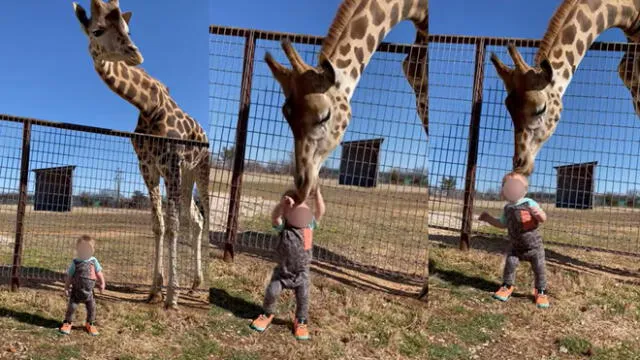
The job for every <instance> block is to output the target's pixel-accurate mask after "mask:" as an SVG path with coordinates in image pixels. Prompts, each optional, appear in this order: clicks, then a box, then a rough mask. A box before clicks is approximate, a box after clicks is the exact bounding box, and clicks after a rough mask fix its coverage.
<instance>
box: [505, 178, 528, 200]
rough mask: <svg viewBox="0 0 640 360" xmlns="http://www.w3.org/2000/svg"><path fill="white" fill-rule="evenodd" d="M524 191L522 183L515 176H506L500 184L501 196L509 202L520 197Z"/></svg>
mask: <svg viewBox="0 0 640 360" xmlns="http://www.w3.org/2000/svg"><path fill="white" fill-rule="evenodd" d="M526 193H527V191H526V189H525V186H524V184H523V183H522V181H521V180H520V179H517V178H508V179H507V181H505V183H504V185H503V186H502V196H504V198H505V200H507V201H509V202H516V201H518V200H520V199H522V198H523V197H524V195H525V194H526Z"/></svg>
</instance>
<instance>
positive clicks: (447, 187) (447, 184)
mask: <svg viewBox="0 0 640 360" xmlns="http://www.w3.org/2000/svg"><path fill="white" fill-rule="evenodd" d="M456 185H457V180H456V178H455V177H453V176H443V177H442V181H441V182H440V188H441V189H442V190H444V191H451V190H455V189H456Z"/></svg>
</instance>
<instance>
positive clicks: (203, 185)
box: [191, 149, 211, 290]
mask: <svg viewBox="0 0 640 360" xmlns="http://www.w3.org/2000/svg"><path fill="white" fill-rule="evenodd" d="M204 151H206V152H207V156H205V158H204V159H203V160H202V161H201V162H200V165H199V166H198V168H197V169H196V186H197V187H198V194H199V196H200V204H201V205H202V208H203V209H204V216H203V215H201V214H200V210H199V209H197V208H196V207H195V205H194V208H195V211H196V213H197V215H198V218H199V219H201V220H202V222H201V226H200V233H199V234H198V236H196V237H195V238H194V242H195V243H194V262H195V267H196V270H197V273H196V274H195V277H194V279H193V284H192V286H191V288H192V289H193V290H195V289H197V288H198V287H199V286H200V284H202V281H203V278H204V277H203V275H202V242H203V240H204V241H205V244H207V245H208V244H209V214H210V211H211V208H210V206H209V171H210V170H209V169H210V167H209V150H208V149H204Z"/></svg>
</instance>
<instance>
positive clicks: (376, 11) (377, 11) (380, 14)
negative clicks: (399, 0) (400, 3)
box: [370, 0, 385, 26]
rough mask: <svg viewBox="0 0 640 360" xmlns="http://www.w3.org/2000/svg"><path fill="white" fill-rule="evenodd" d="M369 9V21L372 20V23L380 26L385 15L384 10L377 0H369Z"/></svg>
mask: <svg viewBox="0 0 640 360" xmlns="http://www.w3.org/2000/svg"><path fill="white" fill-rule="evenodd" d="M370 9H371V21H372V22H373V25H375V26H380V25H381V24H382V22H383V21H384V17H385V15H384V11H383V10H382V8H381V7H380V5H379V4H378V1H377V0H371V7H370Z"/></svg>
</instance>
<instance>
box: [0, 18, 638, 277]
mask: <svg viewBox="0 0 640 360" xmlns="http://www.w3.org/2000/svg"><path fill="white" fill-rule="evenodd" d="M283 37H289V38H290V39H291V40H292V42H293V43H294V44H295V46H296V48H297V50H298V51H299V52H300V54H301V55H302V56H303V58H304V59H305V60H306V61H307V62H308V63H310V64H315V59H316V56H317V53H318V51H319V46H320V44H321V41H322V39H321V38H318V37H313V36H306V35H293V34H283V33H275V32H264V31H256V30H249V29H234V28H226V27H216V26H212V27H211V28H210V44H209V58H210V69H209V79H210V87H209V88H210V90H209V107H210V119H209V126H208V128H209V137H210V143H209V144H208V146H209V150H210V152H211V155H212V161H211V177H210V181H211V184H210V185H211V188H212V189H211V193H210V203H211V204H210V210H211V214H210V222H211V224H210V229H209V230H210V231H211V232H212V233H211V234H210V235H211V239H212V241H213V242H214V243H217V244H220V245H222V244H224V243H226V242H234V241H235V242H236V243H237V245H238V248H239V250H242V251H269V250H271V249H273V247H274V245H275V237H274V235H275V233H274V232H273V231H272V230H271V224H270V212H271V210H272V208H273V207H274V206H275V205H276V204H277V202H278V200H279V198H280V196H281V194H282V193H283V192H284V191H285V190H286V189H287V188H289V187H290V186H291V185H292V176H291V173H292V170H293V166H292V146H293V141H292V135H291V131H290V130H289V127H288V125H287V123H286V121H284V119H283V118H282V115H281V106H282V104H283V102H284V99H283V96H282V93H281V90H280V88H279V84H278V83H277V82H276V81H275V80H274V79H273V77H272V76H271V73H270V71H269V69H268V67H267V65H266V64H265V62H264V61H263V60H262V59H263V58H264V55H265V52H266V51H267V50H268V51H270V52H271V53H272V54H273V55H274V56H275V57H276V59H277V60H279V61H281V62H282V63H283V64H288V61H287V60H286V58H285V57H284V54H283V52H282V51H281V49H280V45H279V41H280V39H282V38H283ZM509 42H514V43H515V44H516V45H517V46H518V47H519V49H520V51H521V52H522V53H523V55H524V57H525V59H526V60H527V61H529V62H532V60H533V55H534V53H535V51H536V49H537V46H538V42H537V41H533V40H524V39H506V38H483V37H461V36H442V35H431V36H430V39H429V47H428V51H429V135H428V136H427V134H426V133H425V131H424V129H423V126H422V123H421V120H420V119H419V117H418V115H417V112H416V107H415V95H414V93H413V90H412V89H411V87H410V86H409V83H408V82H407V80H406V79H405V77H404V75H403V73H402V69H401V64H402V61H403V60H404V58H405V56H406V54H407V52H410V51H415V49H416V48H415V47H414V46H411V45H403V44H389V43H383V44H382V45H381V46H380V47H379V50H378V52H377V53H376V54H375V55H374V56H373V58H372V61H371V63H370V64H369V66H368V67H367V68H366V70H365V72H364V75H363V78H362V80H361V82H360V84H359V87H358V90H357V91H356V93H355V95H354V97H353V99H352V110H353V118H352V121H351V123H350V125H349V127H348V129H347V132H346V134H345V137H344V141H343V143H342V144H341V145H340V146H339V147H338V148H337V149H336V150H335V151H334V152H333V153H332V154H331V156H330V157H329V159H328V160H327V161H326V162H325V165H324V167H323V169H322V171H321V182H320V185H321V189H322V190H323V193H324V195H325V201H326V203H327V208H328V211H327V215H326V218H325V219H323V221H322V222H321V224H320V228H319V229H318V230H317V232H316V234H315V235H314V245H315V246H314V256H315V258H316V259H317V260H320V261H325V262H329V263H332V264H335V265H338V266H342V267H346V268H355V269H358V270H370V271H373V272H376V273H378V274H390V275H395V276H396V278H398V279H399V278H402V279H409V280H416V282H417V281H418V279H420V281H421V279H422V278H423V277H424V275H425V273H426V271H427V264H428V248H429V246H428V241H429V238H428V235H430V236H431V239H432V240H433V239H437V236H438V235H441V234H447V235H449V238H451V237H452V236H451V235H452V234H453V235H455V236H456V238H459V239H460V240H461V244H462V245H464V243H465V242H466V241H469V240H470V241H471V245H473V239H472V236H473V235H477V234H496V232H495V231H494V230H492V229H491V228H489V227H488V226H486V225H484V224H482V223H479V222H478V221H477V216H478V214H480V213H481V212H482V211H489V212H490V213H492V214H494V215H498V214H499V212H500V211H501V208H502V206H503V202H502V201H501V200H500V198H499V186H500V180H501V178H502V176H503V175H504V174H505V173H506V172H508V171H509V170H510V169H511V157H512V155H513V128H512V123H511V120H510V117H509V115H508V113H507V111H506V108H505V106H504V98H505V97H506V92H505V90H504V87H503V84H502V82H501V80H500V79H499V78H498V77H497V75H496V72H495V70H494V68H493V66H492V65H491V63H490V61H489V56H490V54H491V52H495V53H497V54H498V56H499V57H500V58H501V59H502V60H503V61H504V62H505V63H506V64H508V65H510V64H511V59H510V58H509V56H508V55H507V52H506V45H507V44H508V43H509ZM627 50H631V51H632V52H636V51H637V50H636V49H635V45H627V44H617V43H595V44H593V46H592V48H591V51H589V52H588V53H587V56H586V58H585V59H584V60H583V61H582V63H581V64H580V67H579V69H578V71H577V72H576V74H575V76H574V78H573V81H572V83H571V86H570V87H569V89H568V91H567V92H566V94H565V96H564V99H563V100H564V101H563V102H564V111H563V114H562V119H561V121H560V123H559V126H558V128H557V130H556V133H555V135H554V136H553V137H551V139H550V140H549V141H548V142H547V143H546V144H545V145H544V147H543V148H542V150H541V152H540V153H539V154H538V157H537V161H536V169H535V172H534V173H533V175H532V176H531V178H530V196H531V197H533V198H534V199H535V200H537V201H538V202H539V203H540V204H541V205H542V207H543V208H544V209H545V210H546V211H547V213H548V214H549V220H548V222H547V223H546V224H545V225H544V226H543V227H542V233H543V236H544V239H545V241H546V242H548V243H554V244H562V245H569V246H574V247H580V248H590V249H598V250H604V251H612V252H618V253H623V254H632V255H640V226H638V224H639V223H640V222H639V220H640V185H639V183H638V175H639V174H638V165H639V161H640V153H638V150H637V149H638V148H640V129H638V128H639V127H640V122H638V118H637V116H636V114H635V111H634V108H633V101H632V99H631V95H630V94H629V92H628V91H627V89H626V88H625V87H624V86H623V84H622V81H621V80H620V79H619V78H618V74H617V65H618V62H619V61H620V59H621V58H622V56H623V53H624V52H625V51H627ZM634 70H635V69H634ZM247 109H248V110H249V111H248V112H247ZM243 119H244V120H246V121H243ZM27 125H29V133H28V134H27V133H26V132H25V126H27ZM0 136H1V137H2V139H3V141H2V144H0V159H1V160H0V168H1V169H2V173H1V174H0V276H2V277H11V276H12V272H13V271H14V269H15V267H14V266H13V264H14V263H15V262H14V260H15V259H14V250H15V249H16V240H17V239H21V242H22V247H23V249H22V256H21V258H20V260H21V267H20V269H19V272H18V276H19V278H21V279H36V280H61V279H62V277H63V275H64V271H65V269H66V268H67V266H68V264H69V262H70V261H71V259H72V258H73V256H74V242H75V239H76V238H77V237H78V236H80V235H82V234H89V235H92V236H94V237H95V238H96V240H97V248H96V256H97V257H98V258H99V259H100V261H101V262H102V263H103V265H104V267H105V269H108V271H109V272H108V274H109V278H108V280H109V282H111V283H115V284H124V285H149V284H150V283H151V279H152V273H153V259H154V236H153V232H152V221H151V211H150V207H149V199H148V192H147V189H146V186H145V185H144V182H143V179H142V177H141V175H140V172H139V169H138V160H137V158H136V155H135V153H134V151H132V150H133V147H132V145H131V139H132V138H133V139H135V138H136V137H140V138H147V137H145V136H144V135H138V134H132V133H124V132H114V131H111V130H106V129H96V128H90V127H83V126H77V125H66V124H58V123H52V122H46V121H41V120H33V119H24V118H17V117H12V116H7V115H2V116H0ZM155 140H157V141H167V142H172V141H174V140H167V139H155ZM26 143H28V147H27V148H26V149H27V151H26V152H25V151H24V149H25V144H26ZM189 146H206V144H189ZM25 156H26V157H25ZM25 180H26V181H25ZM162 194H163V199H165V198H166V193H165V190H164V186H163V187H162ZM21 198H22V199H24V200H25V201H26V203H25V204H26V206H25V207H24V208H22V209H21V207H20V206H19V203H20V201H19V200H20V199H21ZM52 205H53V206H52ZM22 211H23V212H24V213H23V215H20V213H21V212H22ZM18 219H22V222H23V225H22V226H19V224H18V221H17V220H18ZM165 224H166V222H165ZM18 229H22V230H21V231H19V230H18ZM497 234H503V233H500V232H497ZM458 235H459V237H458ZM434 236H435V237H434ZM205 239H206V236H205ZM204 245H205V244H204V243H203V247H204ZM165 246H166V243H165ZM164 254H165V261H164V265H165V271H166V270H167V267H168V261H167V255H168V249H167V248H165V250H164ZM192 257H193V247H192V244H188V243H186V242H185V241H184V239H181V242H180V243H179V246H178V263H179V274H180V275H179V281H180V284H181V285H182V286H185V285H186V286H188V285H189V284H190V281H191V278H192V276H193V272H194V265H193V261H192ZM207 259H208V256H207V254H206V252H204V254H203V261H204V264H203V268H205V269H206V266H207V264H206V260H207ZM206 273H207V272H206V271H205V274H206Z"/></svg>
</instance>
